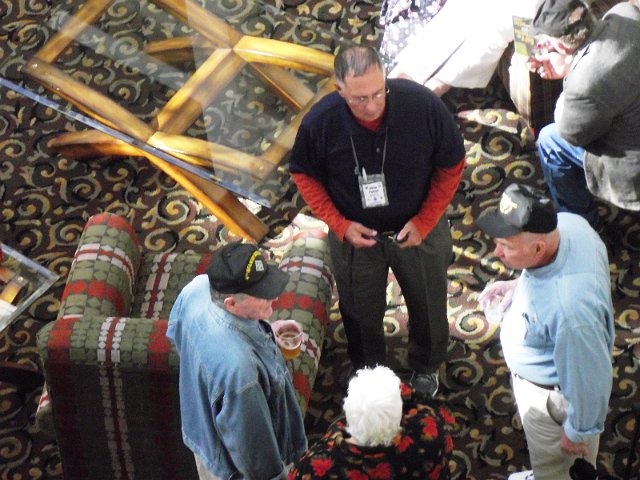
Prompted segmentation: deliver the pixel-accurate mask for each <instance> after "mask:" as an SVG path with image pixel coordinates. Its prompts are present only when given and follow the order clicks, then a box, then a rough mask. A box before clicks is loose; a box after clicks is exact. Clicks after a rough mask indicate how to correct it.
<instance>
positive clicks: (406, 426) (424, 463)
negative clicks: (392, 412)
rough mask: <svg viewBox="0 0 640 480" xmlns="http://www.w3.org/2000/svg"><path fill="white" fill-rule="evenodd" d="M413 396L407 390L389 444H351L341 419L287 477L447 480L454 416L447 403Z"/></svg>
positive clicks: (349, 479)
mask: <svg viewBox="0 0 640 480" xmlns="http://www.w3.org/2000/svg"><path fill="white" fill-rule="evenodd" d="M410 396H411V395H410V393H409V395H406V391H404V392H403V400H404V415H403V419H402V424H401V425H402V430H401V431H400V432H399V433H398V434H397V435H396V436H395V437H394V439H393V443H392V444H391V445H390V446H388V447H384V446H379V447H360V446H357V445H354V444H353V443H349V442H347V438H349V434H348V433H347V432H346V430H345V426H346V425H345V422H344V420H337V421H336V422H334V423H333V424H332V425H331V427H330V428H329V430H328V431H327V433H326V434H325V435H324V437H322V438H321V439H320V440H318V441H317V442H316V443H315V444H314V445H313V446H312V447H311V448H309V450H307V451H306V452H305V454H304V455H303V456H302V457H301V458H300V459H299V460H298V461H297V462H296V463H295V465H294V468H293V469H292V470H291V472H290V473H289V479H288V480H296V479H298V480H310V479H317V478H319V479H327V480H329V479H336V480H337V479H339V480H369V479H371V480H389V479H396V480H400V479H412V478H415V479H420V480H427V479H428V480H436V479H437V480H448V479H449V478H450V477H451V475H450V471H449V460H450V459H451V452H452V451H453V441H452V439H451V435H450V433H449V432H450V431H451V427H452V425H453V423H454V419H453V416H452V415H451V414H450V413H449V411H448V410H447V408H446V407H445V406H443V405H442V406H436V405H435V404H434V405H423V404H414V403H413V402H412V401H411V399H410Z"/></svg>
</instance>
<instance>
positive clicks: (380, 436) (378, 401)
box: [344, 366, 402, 447]
mask: <svg viewBox="0 0 640 480" xmlns="http://www.w3.org/2000/svg"><path fill="white" fill-rule="evenodd" d="M344 413H345V416H346V419H347V427H346V430H347V432H348V433H349V434H350V435H351V437H352V439H353V441H354V442H355V443H356V444H357V445H360V446H367V447H375V446H378V445H385V446H389V445H391V442H392V441H393V438H394V437H395V435H396V434H397V433H398V432H399V431H400V428H401V427H400V422H401V421H402V396H401V392H400V378H398V376H397V375H396V374H395V373H393V371H392V370H391V369H390V368H388V367H382V366H377V367H375V368H373V369H369V368H364V369H361V370H358V371H357V372H356V375H355V377H353V378H352V379H351V381H350V382H349V393H348V394H347V397H346V398H345V399H344Z"/></svg>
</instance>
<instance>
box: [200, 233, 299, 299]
mask: <svg viewBox="0 0 640 480" xmlns="http://www.w3.org/2000/svg"><path fill="white" fill-rule="evenodd" d="M207 275H208V277H209V284H210V285H211V287H212V288H213V289H214V290H217V291H218V292H220V293H244V294H246V295H251V296H252V297H257V298H262V299H266V300H271V299H275V298H277V297H278V296H279V295H280V294H281V293H282V291H283V290H284V288H285V287H286V286H287V283H288V282H289V274H288V273H286V272H283V271H282V270H280V269H279V268H278V267H277V266H276V265H275V264H273V263H269V262H267V260H266V259H265V257H264V255H263V254H262V252H261V251H260V249H259V248H258V247H256V246H255V245H251V244H248V243H241V242H234V243H229V244H227V245H225V246H224V247H222V248H221V249H220V250H219V251H218V252H216V253H215V254H214V256H213V258H212V259H211V263H209V265H208V266H207Z"/></svg>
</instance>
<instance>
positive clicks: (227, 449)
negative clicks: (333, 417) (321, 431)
mask: <svg viewBox="0 0 640 480" xmlns="http://www.w3.org/2000/svg"><path fill="white" fill-rule="evenodd" d="M167 337H168V338H169V339H170V340H171V341H172V342H173V344H174V345H175V346H176V348H177V351H178V354H179V355H180V381H179V388H180V410H181V418H182V435H183V440H184V443H185V444H186V445H187V447H189V448H190V449H191V450H192V451H193V452H194V453H195V454H197V455H198V456H199V457H200V458H201V459H202V461H203V463H204V464H205V466H206V467H207V469H208V470H209V471H210V472H211V473H213V474H214V475H216V476H218V477H220V478H222V479H228V478H233V479H248V480H269V479H286V469H285V465H287V464H288V463H290V462H292V461H294V460H295V459H297V458H298V457H299V456H300V455H301V454H302V453H303V452H304V451H305V450H306V448H307V440H306V436H305V431H304V425H303V419H302V415H301V412H300V407H299V405H298V402H297V400H296V396H295V392H294V389H293V385H292V382H291V378H290V375H289V373H288V371H287V368H286V365H285V363H284V360H283V358H282V355H281V354H280V352H279V351H278V348H277V346H276V344H275V341H274V338H273V334H272V332H271V327H270V326H269V324H268V323H267V322H265V321H262V320H260V321H255V320H244V319H240V318H238V317H236V316H234V315H232V314H230V313H229V312H227V311H226V310H224V309H223V308H220V307H218V306H216V305H215V304H214V303H213V302H212V301H211V296H210V289H209V279H208V278H207V276H206V275H199V276H197V277H196V278H195V279H194V280H192V281H191V282H190V283H189V284H188V285H187V286H186V287H185V288H184V289H183V290H182V292H180V295H179V296H178V299H177V301H176V303H175V304H174V306H173V309H172V310H171V315H170V317H169V327H168V329H167Z"/></svg>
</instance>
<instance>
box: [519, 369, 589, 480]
mask: <svg viewBox="0 0 640 480" xmlns="http://www.w3.org/2000/svg"><path fill="white" fill-rule="evenodd" d="M511 380H512V381H513V393H514V395H515V398H516V404H517V405H518V413H519V414H520V418H521V419H522V427H523V428H524V433H525V436H526V437H527V446H528V447H529V460H530V461H531V468H532V470H533V476H534V477H535V479H536V480H571V477H570V476H569V468H571V465H573V462H575V460H576V458H578V457H577V456H574V455H567V454H565V453H563V452H562V450H560V437H561V435H562V425H561V424H559V423H558V421H562V416H564V417H566V411H565V406H566V399H565V398H564V395H562V393H561V392H560V391H555V390H546V389H544V388H540V387H537V386H535V385H533V384H532V383H531V382H528V381H527V380H524V379H522V378H519V377H516V376H513V375H512V376H511ZM549 411H551V412H552V414H553V417H554V418H556V420H554V418H552V417H551V415H550V414H549ZM558 417H560V418H558ZM599 444H600V435H596V436H594V437H592V438H591V439H590V441H589V442H587V445H588V447H589V456H587V457H586V458H585V460H587V461H589V462H590V463H591V464H592V465H594V466H595V464H596V458H597V456H598V447H599Z"/></svg>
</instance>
